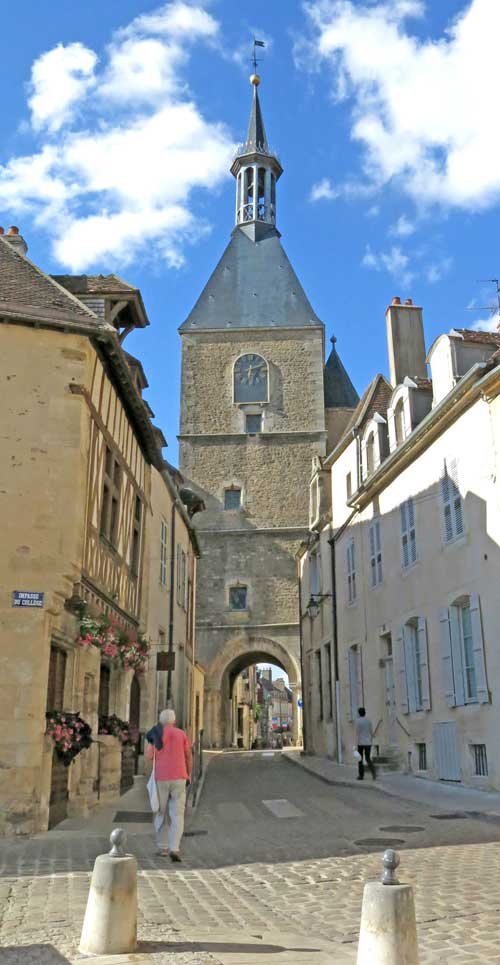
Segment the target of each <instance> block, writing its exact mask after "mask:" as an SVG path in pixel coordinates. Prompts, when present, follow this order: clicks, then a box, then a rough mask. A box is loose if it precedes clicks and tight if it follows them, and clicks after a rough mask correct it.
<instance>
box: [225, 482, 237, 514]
mask: <svg viewBox="0 0 500 965" xmlns="http://www.w3.org/2000/svg"><path fill="white" fill-rule="evenodd" d="M224 509H241V489H237V488H236V487H234V486H231V488H230V489H225V490H224Z"/></svg>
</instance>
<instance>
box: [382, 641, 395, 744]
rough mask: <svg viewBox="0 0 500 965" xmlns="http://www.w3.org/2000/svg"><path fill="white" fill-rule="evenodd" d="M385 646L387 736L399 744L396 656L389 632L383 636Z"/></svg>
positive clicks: (391, 742)
mask: <svg viewBox="0 0 500 965" xmlns="http://www.w3.org/2000/svg"><path fill="white" fill-rule="evenodd" d="M382 641H383V645H384V647H385V657H384V685H385V711H386V715H387V736H388V739H389V744H390V745H392V746H394V745H396V744H397V737H396V688H395V685H394V658H393V655H392V638H391V634H390V633H388V634H386V636H384V637H383V638H382Z"/></svg>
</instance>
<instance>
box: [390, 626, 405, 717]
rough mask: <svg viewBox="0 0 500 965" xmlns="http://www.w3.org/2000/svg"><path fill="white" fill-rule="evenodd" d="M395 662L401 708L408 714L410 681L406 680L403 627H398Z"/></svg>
mask: <svg viewBox="0 0 500 965" xmlns="http://www.w3.org/2000/svg"><path fill="white" fill-rule="evenodd" d="M394 664H395V668H396V678H397V680H398V690H399V702H400V704H401V710H402V712H403V714H408V713H409V707H408V683H407V680H406V667H405V653H404V641H403V627H398V632H397V637H396V640H395V646H394Z"/></svg>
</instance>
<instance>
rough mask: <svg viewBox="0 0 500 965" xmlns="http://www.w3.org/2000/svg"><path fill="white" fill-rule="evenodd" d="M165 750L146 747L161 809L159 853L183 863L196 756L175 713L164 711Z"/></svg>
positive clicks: (162, 716) (157, 839)
mask: <svg viewBox="0 0 500 965" xmlns="http://www.w3.org/2000/svg"><path fill="white" fill-rule="evenodd" d="M160 724H162V725H163V734H162V745H163V746H162V748H161V750H157V749H156V748H155V747H154V745H153V744H148V746H147V748H146V758H147V759H148V760H150V761H153V760H154V764H153V766H154V769H155V778H156V785H157V788H158V797H159V799H160V810H159V812H158V814H157V815H155V817H156V818H157V820H156V821H155V831H156V841H157V845H158V853H159V854H161V855H162V856H163V857H166V856H167V855H168V854H170V858H171V860H172V861H180V860H181V856H180V854H179V850H180V846H181V838H182V834H183V831H184V810H185V806H186V781H190V780H191V771H192V769H193V755H192V752H191V744H190V742H189V738H188V736H187V734H185V733H184V731H183V730H181V729H180V727H176V726H175V710H162V712H161V714H160Z"/></svg>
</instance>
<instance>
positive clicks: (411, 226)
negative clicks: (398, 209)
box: [389, 214, 417, 238]
mask: <svg viewBox="0 0 500 965" xmlns="http://www.w3.org/2000/svg"><path fill="white" fill-rule="evenodd" d="M416 230H417V228H416V225H415V223H414V222H413V221H410V220H409V219H408V218H407V217H406V215H404V214H402V215H401V217H399V218H398V220H397V221H396V224H395V225H392V227H391V228H390V229H389V234H390V235H394V237H395V238H407V237H408V236H409V235H412V234H413V233H414V232H415V231H416Z"/></svg>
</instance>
